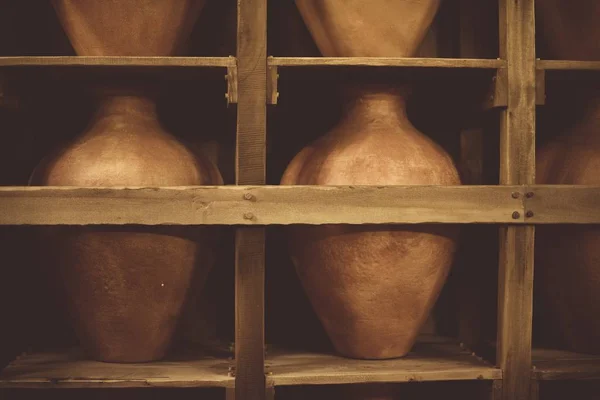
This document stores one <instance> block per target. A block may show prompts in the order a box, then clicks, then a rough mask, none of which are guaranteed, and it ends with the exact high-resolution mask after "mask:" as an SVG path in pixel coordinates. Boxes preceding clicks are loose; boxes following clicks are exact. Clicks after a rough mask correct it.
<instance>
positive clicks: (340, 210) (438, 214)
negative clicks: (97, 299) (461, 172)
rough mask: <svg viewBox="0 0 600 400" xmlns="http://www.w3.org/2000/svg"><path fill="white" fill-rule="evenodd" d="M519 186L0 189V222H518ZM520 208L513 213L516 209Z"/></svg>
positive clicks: (47, 223)
mask: <svg viewBox="0 0 600 400" xmlns="http://www.w3.org/2000/svg"><path fill="white" fill-rule="evenodd" d="M522 190H523V188H522V187H520V186H382V187H368V186H355V187H349V186H341V187H337V186H258V187H256V186H249V187H245V186H221V187H218V186H214V187H206V186H204V187H187V188H186V187H181V188H160V189H157V188H137V189H135V188H125V189H123V188H67V187H18V188H17V187H13V188H0V210H1V211H0V225H98V224H110V225H126V224H141V225H272V224H282V225H287V224H312V225H321V224H338V223H339V224H396V223H398V224H399V223H428V222H430V223H523V222H525V219H524V217H523V214H524V212H523V211H524V209H523V204H522V200H521V199H520V198H522V197H523V195H522V194H520V195H519V198H517V199H515V198H513V195H514V193H519V192H520V191H522ZM515 212H518V213H519V216H518V218H515V216H514V215H513V214H514V213H515Z"/></svg>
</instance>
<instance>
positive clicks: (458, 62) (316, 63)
mask: <svg viewBox="0 0 600 400" xmlns="http://www.w3.org/2000/svg"><path fill="white" fill-rule="evenodd" d="M268 63H269V65H271V66H278V67H310V66H313V67H326V66H357V67H417V68H419V67H420V68H479V69H497V68H503V67H504V66H505V65H506V63H505V62H504V61H503V60H496V59H469V58H395V57H269V58H268Z"/></svg>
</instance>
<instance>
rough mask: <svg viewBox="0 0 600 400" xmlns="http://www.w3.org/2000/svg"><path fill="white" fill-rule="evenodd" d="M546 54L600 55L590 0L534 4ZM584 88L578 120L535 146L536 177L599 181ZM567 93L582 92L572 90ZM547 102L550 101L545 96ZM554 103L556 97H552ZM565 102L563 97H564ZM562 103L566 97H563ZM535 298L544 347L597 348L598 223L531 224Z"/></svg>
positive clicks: (593, 110)
mask: <svg viewBox="0 0 600 400" xmlns="http://www.w3.org/2000/svg"><path fill="white" fill-rule="evenodd" d="M536 7H537V10H538V13H539V20H540V22H541V27H540V31H541V33H542V34H543V36H544V39H546V40H545V42H546V48H547V51H548V53H549V54H548V57H551V58H554V59H571V60H593V61H598V60H600V48H599V47H598V42H599V41H600V26H599V25H598V24H597V20H598V18H599V17H600V3H599V2H597V1H594V0H582V1H578V2H569V1H567V0H544V1H538V2H537V6H536ZM598 89H599V88H597V87H596V88H595V90H596V93H593V91H591V90H590V91H589V92H590V93H591V96H586V100H587V105H586V106H585V107H584V108H583V109H581V110H579V111H580V112H579V114H580V118H579V119H578V120H577V121H576V122H575V123H574V124H573V125H572V126H571V127H570V128H569V129H568V130H567V131H565V132H561V133H560V134H559V135H558V137H557V138H556V139H554V140H552V141H551V142H549V143H547V144H546V145H545V146H544V147H543V148H541V149H539V150H538V154H537V156H536V158H537V171H536V183H538V184H565V185H598V184H600V176H599V175H598V170H599V168H600V135H599V134H600V96H598V95H597V91H598ZM573 92H574V94H573V95H574V96H575V95H581V94H584V93H587V92H588V90H587V89H586V90H581V89H579V90H578V89H573ZM549 100H550V99H549ZM558 100H559V101H560V100H562V99H558ZM565 100H566V99H565ZM567 101H568V100H567ZM536 236H537V240H536V255H535V257H536V270H535V271H536V272H535V274H536V293H537V296H536V302H537V308H536V309H537V310H539V312H538V315H540V321H541V326H540V329H542V330H543V331H544V332H552V331H554V332H557V336H555V337H546V338H545V339H546V340H548V341H549V342H550V343H548V344H550V345H556V346H560V347H562V348H563V349H569V350H572V351H577V352H583V353H596V354H600V343H598V337H600V321H599V320H598V315H599V314H600V301H599V300H600V298H599V295H598V293H600V268H599V266H598V260H600V229H598V227H596V226H576V225H560V226H540V227H539V228H538V229H537V230H536Z"/></svg>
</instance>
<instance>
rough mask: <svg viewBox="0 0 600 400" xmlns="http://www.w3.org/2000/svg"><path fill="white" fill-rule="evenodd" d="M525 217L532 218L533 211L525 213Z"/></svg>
mask: <svg viewBox="0 0 600 400" xmlns="http://www.w3.org/2000/svg"><path fill="white" fill-rule="evenodd" d="M525 216H526V217H527V218H531V217H533V211H531V210H529V211H527V213H526V214H525Z"/></svg>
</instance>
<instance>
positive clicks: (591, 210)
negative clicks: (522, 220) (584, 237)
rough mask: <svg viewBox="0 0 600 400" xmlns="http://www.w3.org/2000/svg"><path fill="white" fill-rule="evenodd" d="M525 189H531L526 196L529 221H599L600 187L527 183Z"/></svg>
mask: <svg viewBox="0 0 600 400" xmlns="http://www.w3.org/2000/svg"><path fill="white" fill-rule="evenodd" d="M526 193H530V194H529V195H528V196H526V197H525V210H526V221H527V222H528V223H532V224H565V223H568V224H598V223H600V187H594V186H570V185H555V186H551V185H547V186H546V185H536V186H532V187H527V188H526ZM527 212H530V213H529V214H527Z"/></svg>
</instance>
